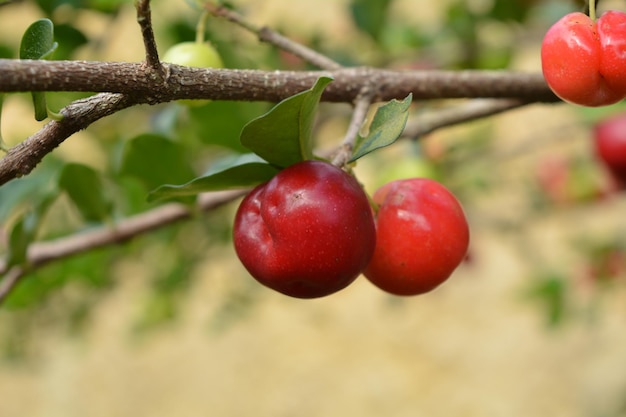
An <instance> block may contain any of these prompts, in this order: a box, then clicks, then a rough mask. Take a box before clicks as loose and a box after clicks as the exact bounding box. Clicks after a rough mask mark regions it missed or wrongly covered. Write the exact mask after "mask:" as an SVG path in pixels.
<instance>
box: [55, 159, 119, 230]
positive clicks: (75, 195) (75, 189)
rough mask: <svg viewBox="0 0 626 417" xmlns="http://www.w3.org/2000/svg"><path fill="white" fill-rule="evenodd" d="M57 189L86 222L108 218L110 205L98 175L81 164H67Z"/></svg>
mask: <svg viewBox="0 0 626 417" xmlns="http://www.w3.org/2000/svg"><path fill="white" fill-rule="evenodd" d="M59 187H60V189H61V190H64V191H65V192H66V193H67V194H68V195H69V197H70V198H71V200H72V201H73V202H74V204H75V205H76V208H77V209H78V211H79V212H80V214H81V215H82V216H83V218H84V219H85V220H86V221H88V222H101V221H105V220H107V219H108V218H109V217H110V214H111V209H112V204H111V201H110V200H109V199H108V198H107V197H106V193H105V190H104V186H103V184H102V179H101V176H100V174H99V173H98V172H97V171H95V170H94V169H93V168H91V167H88V166H86V165H82V164H75V163H71V164H67V165H65V167H64V168H63V171H62V172H61V176H60V178H59Z"/></svg>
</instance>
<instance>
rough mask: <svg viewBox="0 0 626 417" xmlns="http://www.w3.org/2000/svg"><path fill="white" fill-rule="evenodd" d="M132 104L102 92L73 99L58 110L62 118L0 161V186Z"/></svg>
mask: <svg viewBox="0 0 626 417" xmlns="http://www.w3.org/2000/svg"><path fill="white" fill-rule="evenodd" d="M133 104H136V103H135V102H134V101H133V100H131V99H130V98H129V97H128V96H126V95H124V94H111V93H102V94H97V95H95V96H92V97H89V98H86V99H82V100H77V101H75V102H74V103H71V104H70V105H68V106H66V107H65V108H63V109H62V110H61V114H62V115H63V119H62V120H59V121H56V120H53V121H51V122H49V123H48V124H46V125H45V126H44V127H43V128H42V129H41V130H39V131H38V132H37V133H35V134H34V135H32V136H30V137H29V138H27V139H26V140H24V141H23V142H21V143H19V144H17V145H16V146H14V147H12V148H11V149H9V150H8V152H7V153H6V155H5V156H4V157H3V158H2V159H0V186H1V185H3V184H5V183H7V182H8V181H10V180H12V179H14V178H18V177H21V176H24V175H27V174H29V173H30V172H31V171H32V170H33V169H34V168H35V167H36V166H37V164H39V162H41V160H42V159H43V157H44V156H46V155H47V154H49V153H50V152H52V150H53V149H54V148H56V147H57V146H59V145H60V144H61V143H62V142H63V141H64V140H65V139H67V138H68V137H70V136H71V135H73V134H74V133H76V132H78V131H79V130H81V129H84V128H86V127H87V126H89V125H90V124H92V123H93V122H95V121H96V120H99V119H101V118H103V117H106V116H109V115H111V114H113V113H115V112H117V111H120V110H122V109H124V108H126V107H129V106H132V105H133Z"/></svg>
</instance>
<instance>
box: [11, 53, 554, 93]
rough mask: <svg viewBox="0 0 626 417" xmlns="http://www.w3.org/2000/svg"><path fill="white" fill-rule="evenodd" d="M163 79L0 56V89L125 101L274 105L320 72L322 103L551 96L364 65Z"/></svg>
mask: <svg viewBox="0 0 626 417" xmlns="http://www.w3.org/2000/svg"><path fill="white" fill-rule="evenodd" d="M164 67H165V68H166V70H169V71H168V74H169V76H168V77H167V79H166V80H165V82H160V81H159V80H155V79H153V78H152V77H150V76H149V75H148V74H147V72H146V69H145V67H144V65H142V64H139V63H121V62H86V61H28V60H7V59H0V92H17V91H22V92H23V91H89V92H114V93H124V94H128V95H130V96H132V97H133V98H134V100H136V101H137V102H144V103H159V102H165V101H170V100H178V99H184V98H197V99H213V100H240V101H243V100H246V101H270V102H276V101H280V100H282V99H284V98H286V97H289V96H291V95H293V94H296V93H298V92H301V91H303V90H305V89H307V88H310V87H311V86H312V85H313V84H314V82H315V80H317V78H319V77H320V76H322V75H330V76H332V77H333V78H334V82H332V83H331V84H330V85H329V86H328V87H327V88H326V90H325V93H324V96H323V97H322V99H323V100H325V101H333V102H353V101H354V100H355V99H356V97H357V95H358V94H359V92H360V91H361V88H362V87H363V86H364V85H366V84H370V85H371V84H373V85H377V86H379V91H380V96H379V97H378V99H379V100H391V99H393V98H403V97H406V96H407V95H408V94H409V93H412V94H413V99H414V100H420V99H441V98H478V97H493V98H505V97H507V98H519V99H523V100H527V101H543V102H554V101H557V100H558V99H557V98H556V96H554V94H553V93H552V92H551V91H550V89H549V88H548V86H547V85H546V83H545V81H544V79H543V76H542V75H541V74H540V73H521V72H508V71H474V70H467V71H437V70H430V71H393V70H385V69H374V68H368V67H355V68H344V69H338V70H334V71H260V70H232V69H200V68H188V67H181V66H177V65H168V64H164Z"/></svg>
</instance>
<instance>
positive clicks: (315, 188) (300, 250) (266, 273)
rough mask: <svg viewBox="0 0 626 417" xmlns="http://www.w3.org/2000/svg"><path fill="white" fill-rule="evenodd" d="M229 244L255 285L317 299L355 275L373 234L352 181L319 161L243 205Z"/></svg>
mask: <svg viewBox="0 0 626 417" xmlns="http://www.w3.org/2000/svg"><path fill="white" fill-rule="evenodd" d="M233 241H234V245H235V251H236V253H237V256H238V257H239V259H240V261H241V263H242V264H243V265H244V267H245V268H246V269H247V270H248V272H249V273H250V275H252V276H253V277H254V278H255V279H256V280H257V281H259V282H260V283H261V284H263V285H265V286H267V287H269V288H272V289H274V290H276V291H278V292H281V293H283V294H286V295H289V296H292V297H297V298H317V297H323V296H326V295H329V294H332V293H335V292H337V291H339V290H341V289H343V288H345V287H347V286H348V285H349V284H350V283H352V282H353V281H354V280H355V279H356V278H357V277H358V276H359V275H360V274H361V271H362V270H363V269H364V268H365V266H367V263H368V262H369V260H370V258H371V257H372V254H373V252H374V246H375V244H376V229H375V226H374V219H373V215H372V210H371V206H370V203H369V200H368V198H367V196H366V194H365V192H364V191H363V189H362V188H361V186H360V184H359V183H358V182H357V181H356V179H355V178H354V177H352V176H351V175H349V174H347V173H346V172H344V171H342V170H341V169H339V168H337V167H335V166H333V165H331V164H329V163H326V162H321V161H305V162H300V163H297V164H295V165H292V166H289V167H287V168H285V169H284V170H282V171H280V172H279V173H278V174H277V175H276V176H275V177H274V178H273V179H271V180H270V181H269V182H267V183H265V184H262V185H259V186H258V187H256V188H255V189H254V190H252V191H251V192H250V193H249V194H248V195H247V196H246V197H245V198H244V199H243V201H242V202H241V204H240V206H239V209H238V210H237V214H236V215H235V222H234V230H233Z"/></svg>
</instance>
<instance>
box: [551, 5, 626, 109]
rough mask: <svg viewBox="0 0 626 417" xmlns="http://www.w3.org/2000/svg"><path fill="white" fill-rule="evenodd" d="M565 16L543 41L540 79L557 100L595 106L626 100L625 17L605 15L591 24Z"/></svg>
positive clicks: (591, 16)
mask: <svg viewBox="0 0 626 417" xmlns="http://www.w3.org/2000/svg"><path fill="white" fill-rule="evenodd" d="M595 3H596V2H595V1H594V0H590V2H589V15H586V14H584V13H580V12H576V13H569V14H567V15H565V16H564V17H562V18H561V19H560V20H559V21H557V22H556V23H555V24H554V25H552V27H550V29H549V30H548V31H547V33H546V34H545V36H544V39H543V43H542V45H541V63H542V70H543V75H544V78H545V79H546V82H547V83H548V85H549V86H550V88H551V89H552V91H553V92H554V93H555V94H556V95H557V96H559V97H560V98H561V99H563V100H565V101H568V102H571V103H575V104H579V105H582V106H589V107H597V106H606V105H609V104H613V103H617V102H618V101H621V100H622V99H624V98H626V76H625V73H626V13H624V12H620V11H616V10H610V11H607V12H605V13H604V14H602V15H601V16H600V17H599V18H597V19H596V12H595Z"/></svg>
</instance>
